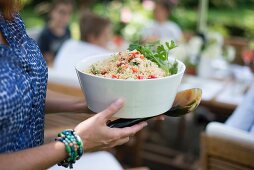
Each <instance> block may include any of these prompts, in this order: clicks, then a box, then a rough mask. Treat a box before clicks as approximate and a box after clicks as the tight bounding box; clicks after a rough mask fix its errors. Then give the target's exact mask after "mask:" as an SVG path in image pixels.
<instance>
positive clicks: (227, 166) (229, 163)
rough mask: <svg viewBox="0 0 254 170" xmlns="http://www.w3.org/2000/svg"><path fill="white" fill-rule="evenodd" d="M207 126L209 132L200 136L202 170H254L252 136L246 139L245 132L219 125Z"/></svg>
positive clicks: (246, 134)
mask: <svg viewBox="0 0 254 170" xmlns="http://www.w3.org/2000/svg"><path fill="white" fill-rule="evenodd" d="M209 126H210V127H209V128H210V130H208V131H206V133H203V134H202V135H201V169H202V170H253V169H254V142H253V141H254V140H253V136H252V135H250V136H249V137H248V133H247V132H240V130H238V129H233V128H231V127H226V125H223V124H220V123H212V125H211V124H210V125H209ZM211 129H212V130H211ZM213 129H214V130H216V131H214V130H213ZM211 131H213V132H212V133H211ZM214 132H215V133H214ZM241 133H242V134H241ZM248 138H249V139H248Z"/></svg>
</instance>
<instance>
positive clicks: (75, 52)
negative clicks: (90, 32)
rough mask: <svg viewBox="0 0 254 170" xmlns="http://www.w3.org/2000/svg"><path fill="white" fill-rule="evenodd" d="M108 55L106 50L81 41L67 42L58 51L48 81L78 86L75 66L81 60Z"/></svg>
mask: <svg viewBox="0 0 254 170" xmlns="http://www.w3.org/2000/svg"><path fill="white" fill-rule="evenodd" d="M105 53H109V51H107V50H106V49H104V48H102V47H99V46H97V45H94V44H90V43H87V42H83V41H76V40H68V41H66V42H65V43H64V44H63V46H62V47H61V49H60V50H59V52H58V54H57V56H56V59H55V62H54V65H53V68H51V69H49V81H51V82H55V83H60V84H65V85H78V78H77V74H76V71H75V65H76V64H77V63H78V62H79V61H81V60H82V59H84V58H86V57H89V56H93V55H99V54H105Z"/></svg>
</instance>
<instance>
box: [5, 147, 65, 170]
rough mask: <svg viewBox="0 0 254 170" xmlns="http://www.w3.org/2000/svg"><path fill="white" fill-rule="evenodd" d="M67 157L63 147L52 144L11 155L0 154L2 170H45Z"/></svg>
mask: <svg viewBox="0 0 254 170" xmlns="http://www.w3.org/2000/svg"><path fill="white" fill-rule="evenodd" d="M66 157H67V153H66V151H65V145H64V144H63V143H61V142H53V143H50V144H46V145H42V146H39V147H35V148H31V149H26V150H22V151H18V152H13V153H6V154H0V165H1V169H2V170H16V169H19V170H30V169H31V170H33V169H38V170H40V169H47V168H49V167H51V166H53V165H55V164H57V163H59V162H61V161H62V160H64V159H65V158H66Z"/></svg>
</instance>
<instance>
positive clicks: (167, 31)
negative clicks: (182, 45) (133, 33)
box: [142, 0, 182, 42]
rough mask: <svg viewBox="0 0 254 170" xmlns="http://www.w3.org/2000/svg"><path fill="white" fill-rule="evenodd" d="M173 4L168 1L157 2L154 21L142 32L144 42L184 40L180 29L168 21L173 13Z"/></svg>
mask: <svg viewBox="0 0 254 170" xmlns="http://www.w3.org/2000/svg"><path fill="white" fill-rule="evenodd" d="M171 6H172V4H171V2H170V1H168V0H156V1H155V8H154V21H152V22H151V23H149V24H148V26H147V27H146V28H145V29H144V30H143V31H142V40H143V41H144V42H154V41H158V40H161V41H168V40H173V41H175V42H179V41H180V40H181V39H182V31H181V29H180V27H179V26H178V25H177V24H176V23H174V22H172V21H168V18H169V16H170V13H171Z"/></svg>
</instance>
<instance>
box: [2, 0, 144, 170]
mask: <svg viewBox="0 0 254 170" xmlns="http://www.w3.org/2000/svg"><path fill="white" fill-rule="evenodd" d="M46 84H47V67H46V63H45V61H44V59H43V56H42V54H41V53H40V50H39V48H38V46H37V45H36V43H35V42H34V41H33V40H32V39H30V38H29V37H28V36H27V34H26V31H25V27H24V24H23V22H22V20H21V18H20V15H19V14H18V1H16V0H9V1H6V0H0V134H1V138H0V152H1V153H2V154H0V165H1V169H46V168H48V167H50V166H52V165H54V164H56V163H58V162H61V161H63V160H65V162H67V163H70V164H71V163H73V162H75V160H74V159H73V158H75V159H76V158H78V157H77V149H80V148H83V147H82V145H81V143H82V142H83V144H84V148H85V149H84V151H85V152H86V151H89V150H96V149H102V148H108V147H114V146H116V145H121V144H123V143H126V142H127V141H128V140H129V137H130V136H132V135H134V134H135V133H136V132H138V131H139V130H141V129H142V128H143V127H144V126H145V125H146V122H142V123H140V124H138V125H135V126H132V127H129V128H123V129H117V128H112V129H111V128H108V127H107V126H106V122H107V121H108V120H109V119H110V118H111V116H112V115H113V114H114V113H116V112H117V111H118V110H119V109H120V108H121V107H122V106H123V100H122V99H119V100H117V101H116V102H114V103H113V104H112V105H111V106H109V107H108V108H107V109H106V110H104V111H102V112H101V113H98V114H96V115H95V116H93V117H91V118H90V119H88V120H86V121H84V122H82V123H80V124H79V125H77V126H76V127H75V132H76V134H75V133H73V131H71V133H72V134H71V135H70V137H72V138H73V143H71V142H68V141H67V142H66V140H67V139H69V138H68V135H67V132H65V131H64V132H62V133H61V134H60V135H59V138H57V141H56V142H52V143H50V144H46V145H42V144H43V128H44V111H46V112H61V111H69V112H70V111H71V112H83V111H85V110H86V106H85V104H83V103H84V101H83V102H82V101H80V100H77V101H74V100H72V99H61V100H56V99H55V98H52V93H47V98H46V89H47V87H46ZM45 98H46V99H45ZM59 106H61V107H59ZM44 108H46V109H44ZM63 134H64V135H63ZM78 136H79V137H80V138H81V139H80V138H79V137H78ZM71 144H72V145H71ZM67 146H68V147H71V151H73V152H69V149H68V147H67ZM67 152H68V154H67ZM73 153H74V154H73ZM75 154H76V155H75ZM81 154H82V153H81ZM81 154H80V152H78V156H80V155H81ZM67 157H68V159H66V158H67ZM69 158H70V159H69ZM68 161H69V162H68ZM62 165H65V164H64V163H62Z"/></svg>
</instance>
